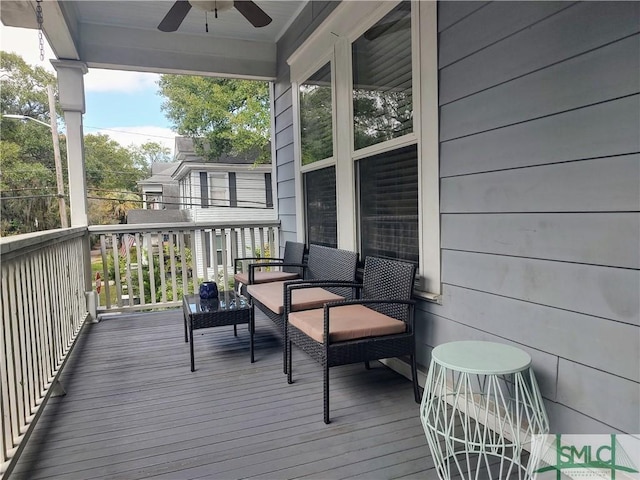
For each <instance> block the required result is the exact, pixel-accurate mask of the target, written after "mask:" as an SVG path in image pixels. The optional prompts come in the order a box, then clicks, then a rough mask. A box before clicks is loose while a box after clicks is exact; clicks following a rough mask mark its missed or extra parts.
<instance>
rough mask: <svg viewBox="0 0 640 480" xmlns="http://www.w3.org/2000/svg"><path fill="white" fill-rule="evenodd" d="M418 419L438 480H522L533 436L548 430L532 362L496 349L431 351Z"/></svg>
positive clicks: (469, 345)
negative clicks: (420, 422)
mask: <svg viewBox="0 0 640 480" xmlns="http://www.w3.org/2000/svg"><path fill="white" fill-rule="evenodd" d="M420 419H421V421H422V426H423V427H424V432H425V435H426V437H427V443H428V444H429V449H430V450H431V454H432V456H433V460H434V463H435V466H436V470H437V472H438V476H439V477H440V478H441V479H442V480H449V479H451V478H452V477H453V476H458V475H459V476H460V478H462V479H483V480H484V479H491V480H493V479H515V478H517V479H527V478H529V474H528V469H527V467H528V464H527V463H528V457H529V455H528V452H529V451H531V441H532V438H533V435H537V434H545V433H548V431H549V420H548V417H547V413H546V411H545V408H544V404H543V401H542V396H541V395H540V390H539V388H538V384H537V382H536V379H535V376H534V373H533V370H532V368H531V357H530V356H529V355H528V354H527V353H526V352H523V351H522V350H520V349H518V348H515V347H512V346H509V345H504V344H500V343H493V342H478V341H461V342H451V343H446V344H443V345H439V346H438V347H436V348H434V349H433V352H432V355H431V365H430V367H429V373H428V375H427V381H426V384H425V390H424V394H423V397H422V403H421V405H420ZM456 478H457V477H456Z"/></svg>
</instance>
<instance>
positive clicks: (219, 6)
mask: <svg viewBox="0 0 640 480" xmlns="http://www.w3.org/2000/svg"><path fill="white" fill-rule="evenodd" d="M189 3H190V4H191V5H192V6H194V7H195V8H197V9H199V10H204V11H205V12H213V11H215V10H218V12H224V11H225V10H231V8H233V0H189Z"/></svg>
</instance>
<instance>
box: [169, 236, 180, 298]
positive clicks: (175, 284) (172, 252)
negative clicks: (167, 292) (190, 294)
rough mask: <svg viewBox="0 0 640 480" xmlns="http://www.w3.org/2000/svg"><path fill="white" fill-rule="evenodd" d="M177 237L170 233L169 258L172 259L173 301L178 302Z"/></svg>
mask: <svg viewBox="0 0 640 480" xmlns="http://www.w3.org/2000/svg"><path fill="white" fill-rule="evenodd" d="M174 238H176V235H175V234H174V233H173V232H169V256H170V258H171V288H172V293H173V301H174V302H177V301H178V281H177V279H176V248H175V245H174V243H173V242H174Z"/></svg>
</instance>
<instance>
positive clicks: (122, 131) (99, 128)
mask: <svg viewBox="0 0 640 480" xmlns="http://www.w3.org/2000/svg"><path fill="white" fill-rule="evenodd" d="M84 127H85V128H92V129H93V130H105V131H107V132H116V133H126V134H131V135H140V136H142V137H154V138H165V139H167V140H173V139H175V138H176V137H175V136H173V137H165V136H164V135H152V134H150V133H138V132H127V131H126V130H116V129H115V128H101V127H91V126H89V125H85V126H84Z"/></svg>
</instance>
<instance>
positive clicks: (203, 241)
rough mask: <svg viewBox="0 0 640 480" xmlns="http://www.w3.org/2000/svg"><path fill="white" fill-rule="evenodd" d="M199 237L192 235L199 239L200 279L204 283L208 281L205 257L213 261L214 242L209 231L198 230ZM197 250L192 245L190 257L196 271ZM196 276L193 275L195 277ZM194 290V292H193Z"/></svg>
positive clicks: (207, 267) (207, 265) (207, 266)
mask: <svg viewBox="0 0 640 480" xmlns="http://www.w3.org/2000/svg"><path fill="white" fill-rule="evenodd" d="M198 233H199V235H194V237H196V236H197V237H198V238H199V239H200V242H199V243H200V249H201V251H202V255H201V258H202V279H203V281H205V282H208V281H209V264H208V263H207V256H208V257H209V258H210V259H211V260H213V255H215V248H214V247H215V241H213V242H212V241H211V237H212V235H211V231H210V230H205V229H200V230H198ZM207 236H208V237H209V248H208V249H207ZM196 253H197V249H196V246H195V244H194V246H193V250H192V251H191V255H192V257H193V264H194V265H195V269H196V271H197V270H198V261H197V259H196ZM197 276H198V275H195V277H197ZM195 291H196V290H194V292H195Z"/></svg>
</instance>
